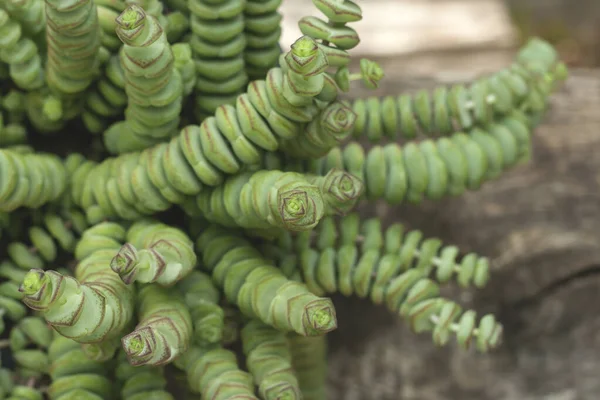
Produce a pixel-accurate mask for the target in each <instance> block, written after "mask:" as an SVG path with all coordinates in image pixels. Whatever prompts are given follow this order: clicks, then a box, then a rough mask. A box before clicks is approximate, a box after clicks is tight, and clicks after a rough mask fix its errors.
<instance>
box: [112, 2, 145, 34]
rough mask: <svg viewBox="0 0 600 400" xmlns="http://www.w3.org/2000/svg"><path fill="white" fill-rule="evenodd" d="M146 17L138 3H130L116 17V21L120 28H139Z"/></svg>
mask: <svg viewBox="0 0 600 400" xmlns="http://www.w3.org/2000/svg"><path fill="white" fill-rule="evenodd" d="M145 18H146V13H145V12H144V9H143V8H141V7H140V6H138V5H135V4H132V5H131V6H129V7H127V8H126V9H125V11H123V12H122V13H121V14H120V15H119V16H118V17H117V18H116V20H115V21H116V22H117V24H118V25H119V26H120V27H121V28H122V29H128V30H130V29H136V28H139V27H140V26H141V25H142V24H143V23H144V19H145Z"/></svg>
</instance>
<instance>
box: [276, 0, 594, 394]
mask: <svg viewBox="0 0 600 400" xmlns="http://www.w3.org/2000/svg"><path fill="white" fill-rule="evenodd" d="M355 1H357V2H358V3H359V4H360V5H361V6H362V7H363V10H364V16H365V17H364V20H363V21H361V22H360V23H359V24H356V28H357V29H358V30H359V33H360V35H361V39H362V41H361V44H360V46H359V47H357V48H356V49H355V50H353V54H354V55H356V56H359V57H360V56H368V57H371V58H374V59H376V60H377V61H379V62H381V64H383V67H384V69H385V72H386V78H385V84H383V85H381V87H380V88H379V89H378V90H377V91H376V92H369V94H373V95H379V96H380V95H386V94H394V95H396V94H397V93H399V92H414V90H415V89H417V88H431V87H432V86H433V85H437V84H439V83H440V82H450V81H462V80H467V79H471V78H473V77H475V76H479V75H481V74H484V73H486V72H492V71H496V70H498V69H500V68H503V67H504V66H507V65H508V64H509V63H510V62H511V61H512V60H513V56H514V54H515V51H516V49H517V47H518V46H519V45H521V44H522V43H523V42H524V41H525V40H527V37H529V36H532V35H536V36H540V37H542V38H544V39H546V40H549V41H550V42H552V43H553V44H555V45H556V46H557V47H558V49H559V52H560V54H561V57H562V59H563V60H565V61H566V62H567V64H568V65H569V67H570V78H569V79H568V80H567V82H566V83H565V86H564V87H563V88H562V90H560V91H559V92H558V93H556V94H555V95H554V96H553V98H552V100H551V106H550V110H549V112H548V114H547V117H546V119H545V121H544V123H543V124H542V126H540V127H539V128H537V129H536V130H535V132H534V135H533V141H534V145H533V149H534V151H533V157H532V160H531V162H530V163H528V164H526V165H522V166H519V167H518V168H515V169H513V170H511V171H508V172H506V173H505V174H504V175H502V177H500V178H499V179H497V180H494V181H493V182H489V183H488V184H485V185H484V186H483V187H482V189H481V190H479V191H475V192H469V193H466V194H464V195H462V196H460V197H456V198H449V199H444V200H442V201H439V202H424V203H423V204H420V205H418V206H410V205H403V206H399V207H381V208H380V207H379V206H377V207H372V205H371V207H369V208H368V209H364V208H363V209H362V210H361V211H362V212H363V213H364V214H365V215H377V216H379V217H380V218H382V219H383V220H384V221H386V222H390V221H400V222H403V223H405V224H406V225H407V226H408V228H410V229H412V228H417V229H420V230H422V231H423V232H424V233H425V235H426V236H429V237H431V236H433V237H438V238H440V239H442V240H443V241H444V242H445V243H448V244H455V245H457V246H459V247H460V248H461V250H462V251H464V252H470V251H474V252H477V253H479V254H483V255H486V256H488V257H489V258H490V261H491V263H492V267H493V275H492V280H491V282H490V284H489V285H488V286H487V287H486V288H485V289H484V290H481V291H471V290H467V291H464V290H457V289H456V288H446V289H447V290H448V291H447V292H445V294H448V295H449V296H450V297H451V298H453V299H454V300H457V301H458V302H459V303H460V304H462V305H463V306H465V307H466V308H474V309H476V310H477V311H478V312H479V313H480V315H481V313H487V312H493V313H495V314H496V315H497V316H498V318H499V320H500V321H502V323H503V325H504V344H503V345H502V346H501V347H500V348H499V349H497V350H496V351H494V352H492V353H490V354H485V355H478V354H476V353H475V352H473V351H467V352H465V351H462V350H461V349H459V348H458V346H456V345H455V344H450V345H448V346H446V347H444V348H441V349H440V348H436V347H435V346H434V345H433V344H432V342H431V338H430V336H429V335H427V334H423V335H415V334H413V333H411V332H409V330H408V329H407V327H406V324H405V323H404V322H403V321H401V320H400V318H398V317H397V316H394V315H390V313H389V312H387V310H385V309H384V308H382V307H374V306H371V305H370V304H369V302H368V301H361V300H359V299H356V298H350V299H341V298H334V301H335V303H336V309H337V310H338V321H339V329H337V330H336V331H334V332H332V334H331V336H330V340H329V343H330V358H329V368H330V370H329V375H328V379H329V389H330V399H332V400H599V399H600V229H598V226H599V223H600V201H599V200H600V185H599V183H600V174H599V173H598V171H600V113H598V109H600V70H599V69H597V67H599V66H600V45H599V44H600V23H599V22H600V0H506V1H503V0H355ZM282 11H283V13H284V15H285V23H284V30H285V32H284V36H283V40H282V44H283V47H284V48H285V47H287V46H289V45H290V44H291V43H292V42H293V41H294V40H295V39H296V38H297V37H298V36H299V31H298V30H297V28H296V25H295V24H296V21H297V19H298V18H299V17H301V16H303V15H306V14H309V15H318V13H317V12H316V11H315V8H314V7H313V5H312V4H311V1H310V0H284V7H283V10H282ZM584 68H585V69H584ZM354 95H364V96H366V95H367V92H364V91H363V92H359V93H358V94H356V93H355V94H354ZM451 286H452V285H451Z"/></svg>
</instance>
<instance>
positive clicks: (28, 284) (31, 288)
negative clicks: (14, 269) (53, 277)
mask: <svg viewBox="0 0 600 400" xmlns="http://www.w3.org/2000/svg"><path fill="white" fill-rule="evenodd" d="M45 278H46V274H44V271H42V270H39V269H32V270H30V271H29V272H28V273H27V275H25V278H24V279H23V283H22V284H21V287H20V288H19V291H20V292H21V293H23V294H25V296H31V295H32V294H35V293H37V292H38V291H39V290H40V289H41V288H42V286H44V283H45V281H46V279H45Z"/></svg>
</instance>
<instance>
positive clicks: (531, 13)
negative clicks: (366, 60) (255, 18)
mask: <svg viewBox="0 0 600 400" xmlns="http://www.w3.org/2000/svg"><path fill="white" fill-rule="evenodd" d="M358 2H359V4H360V5H361V6H362V7H363V11H364V20H363V21H361V22H360V23H357V24H354V25H353V26H355V27H356V29H357V30H359V32H360V34H361V38H362V39H361V44H360V45H359V46H358V47H357V48H356V49H355V50H354V54H357V55H368V56H374V55H376V56H377V57H378V59H382V58H384V59H385V58H390V57H393V58H395V59H396V61H398V60H402V68H403V69H405V70H406V72H407V73H410V74H417V75H427V76H431V75H432V74H436V75H437V74H441V75H443V76H444V77H448V78H449V79H453V78H456V76H455V73H460V71H463V73H464V71H465V69H468V70H470V71H471V72H473V73H478V72H485V71H489V70H494V69H496V68H497V67H498V66H499V65H505V64H507V63H508V62H510V59H511V56H512V54H513V51H514V48H515V47H517V46H518V45H519V44H521V43H522V42H523V41H524V40H526V38H527V37H529V36H531V35H536V36H540V37H542V38H544V39H546V40H548V41H550V42H552V43H553V44H555V45H556V46H558V48H559V50H560V52H561V55H562V58H563V59H564V60H565V61H567V63H568V65H569V66H578V67H595V66H600V1H598V0H369V1H360V0H359V1H358ZM282 12H283V14H284V18H285V19H284V33H283V38H282V43H283V45H284V46H286V45H288V46H289V44H291V43H292V42H293V41H294V40H295V39H296V38H297V37H298V36H299V35H300V32H299V30H298V28H297V26H296V21H297V20H298V18H300V17H302V16H303V15H307V14H308V15H318V12H317V11H315V8H314V6H313V5H312V2H311V0H286V1H284V5H283V7H282ZM432 53H434V54H433V56H432ZM463 55H468V56H469V57H468V58H463V57H462V56H463ZM453 56H454V57H453ZM440 57H442V58H444V65H440V64H439V59H440ZM458 60H460V62H458ZM455 61H457V62H455Z"/></svg>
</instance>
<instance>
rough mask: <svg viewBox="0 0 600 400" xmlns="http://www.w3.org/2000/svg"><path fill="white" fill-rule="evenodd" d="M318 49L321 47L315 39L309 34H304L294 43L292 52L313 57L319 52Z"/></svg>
mask: <svg viewBox="0 0 600 400" xmlns="http://www.w3.org/2000/svg"><path fill="white" fill-rule="evenodd" d="M318 50H319V48H318V46H317V44H316V43H315V41H314V40H313V39H312V38H310V37H308V36H302V37H301V38H300V39H298V40H296V41H295V42H294V44H292V53H293V54H294V55H295V56H296V57H302V58H306V57H311V56H314V55H315V54H317V51H318Z"/></svg>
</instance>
